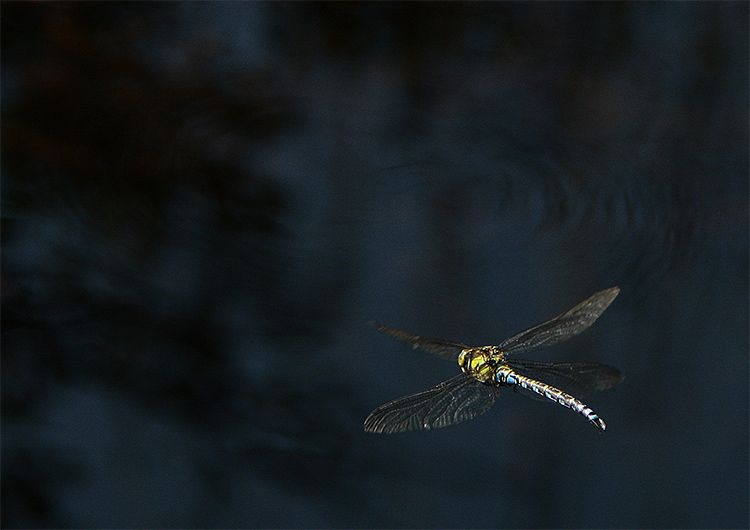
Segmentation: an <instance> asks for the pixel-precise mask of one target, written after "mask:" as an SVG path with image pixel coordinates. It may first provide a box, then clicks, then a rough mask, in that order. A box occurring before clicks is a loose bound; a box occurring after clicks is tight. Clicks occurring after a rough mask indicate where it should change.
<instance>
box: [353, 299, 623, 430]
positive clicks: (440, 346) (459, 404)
mask: <svg viewBox="0 0 750 530" xmlns="http://www.w3.org/2000/svg"><path fill="white" fill-rule="evenodd" d="M619 292H620V289H619V287H612V288H610V289H606V290H604V291H600V292H598V293H596V294H594V295H592V296H591V297H589V298H587V299H586V300H584V301H583V302H581V303H580V304H578V305H577V306H575V307H573V308H572V309H569V310H568V311H566V312H565V313H562V314H561V315H558V316H556V317H555V318H553V319H552V320H548V321H547V322H544V323H542V324H539V325H538V326H534V327H533V328H530V329H527V330H525V331H522V332H521V333H518V334H517V335H514V336H512V337H511V338H509V339H507V340H505V341H504V342H503V343H502V344H500V345H499V346H479V347H474V346H469V345H467V344H462V343H460V342H449V341H445V340H439V339H428V338H424V337H420V336H418V335H413V334H411V333H407V332H406V331H401V330H400V329H394V328H390V327H388V326H384V325H382V324H377V323H374V322H371V325H373V326H374V327H375V328H376V329H378V330H379V331H382V332H383V333H386V334H388V335H390V336H391V337H394V338H396V339H398V340H400V341H402V342H404V343H406V344H408V345H410V346H411V347H412V348H414V349H417V350H422V351H425V352H427V353H431V354H432V355H435V356H437V357H439V358H441V359H446V360H448V361H457V362H458V365H459V366H460V367H461V374H459V375H457V376H456V377H453V378H452V379H448V380H447V381H444V382H443V383H441V384H439V385H437V386H435V387H433V388H429V389H427V390H423V391H422V392H417V393H416V394H411V395H408V396H404V397H402V398H399V399H397V400H395V401H391V402H390V403H386V404H385V405H382V406H380V407H378V408H376V409H375V410H374V411H372V413H370V415H369V416H368V417H367V419H366V420H365V431H367V432H375V433H392V432H402V431H415V430H425V429H435V428H438V427H446V426H448V425H455V424H456V423H460V422H462V421H465V420H470V419H472V418H474V417H475V416H478V415H480V414H483V413H484V412H486V411H487V409H489V408H490V407H491V406H492V404H493V403H494V402H495V397H496V396H497V394H498V392H499V389H500V388H502V387H506V386H512V387H513V389H514V390H515V391H517V392H519V393H522V394H525V395H527V396H529V397H534V398H538V399H542V400H550V401H554V402H556V403H559V404H560V405H562V406H564V407H568V408H569V409H571V410H574V411H575V412H578V413H579V414H582V415H583V417H585V418H586V419H587V420H589V422H591V423H592V424H593V425H594V426H596V427H597V428H598V429H599V432H604V430H605V429H606V424H605V423H604V420H602V419H601V418H600V417H599V416H597V415H596V414H595V413H594V411H593V410H591V409H590V408H589V407H587V406H586V405H585V404H583V403H582V402H581V401H580V400H579V399H578V398H580V397H584V396H586V395H587V394H589V393H590V392H592V391H594V390H606V389H608V388H611V387H613V386H615V385H616V384H618V383H620V382H621V381H622V380H623V376H622V374H621V373H620V371H619V370H617V368H614V367H612V366H607V365H605V364H599V363H591V362H573V363H546V362H539V361H530V360H524V359H515V358H512V356H514V355H516V354H518V353H521V352H528V351H532V350H536V349H539V348H543V347H546V346H552V345H553V344H557V343H559V342H563V341H565V340H568V339H570V338H571V337H573V336H575V335H578V334H579V333H581V332H582V331H584V330H585V329H587V328H588V327H589V326H591V324H593V323H594V322H595V321H596V319H597V318H599V316H600V315H601V314H602V313H603V312H604V310H605V309H607V307H609V304H611V303H612V301H613V300H614V299H615V297H616V296H617V294H618V293H619ZM574 396H576V397H574Z"/></svg>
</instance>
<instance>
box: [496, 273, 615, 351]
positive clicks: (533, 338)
mask: <svg viewBox="0 0 750 530" xmlns="http://www.w3.org/2000/svg"><path fill="white" fill-rule="evenodd" d="M619 292H620V288H619V287H612V288H610V289H606V290H604V291H599V292H598V293H596V294H594V295H592V296H590V297H589V298H587V299H586V300H584V301H583V302H581V303H580V304H578V305H577V306H575V307H574V308H572V309H569V310H568V311H566V312H565V313H562V314H561V315H558V316H556V317H555V318H553V319H552V320H548V321H547V322H543V323H542V324H539V325H538V326H534V327H533V328H529V329H527V330H525V331H522V332H521V333H518V334H516V335H514V336H512V337H511V338H509V339H507V340H505V341H503V343H502V344H500V346H498V348H499V349H500V350H502V351H503V352H504V353H506V354H515V353H520V352H523V351H531V350H536V349H539V348H543V347H546V346H552V345H553V344H557V343H558V342H563V341H565V340H568V339H570V338H571V337H574V336H575V335H578V334H579V333H581V332H582V331H584V330H586V329H587V328H588V327H589V326H591V324H593V323H594V322H596V319H597V318H599V317H600V316H601V314H602V313H603V312H604V310H605V309H607V307H609V304H611V303H612V301H613V300H614V299H615V297H616V296H617V294H618V293H619Z"/></svg>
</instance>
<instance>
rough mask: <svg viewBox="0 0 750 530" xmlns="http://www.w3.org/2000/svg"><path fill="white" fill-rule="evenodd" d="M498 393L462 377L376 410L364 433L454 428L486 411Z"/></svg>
mask: <svg viewBox="0 0 750 530" xmlns="http://www.w3.org/2000/svg"><path fill="white" fill-rule="evenodd" d="M495 393H496V390H495V388H494V387H491V386H486V385H483V384H482V383H480V382H479V381H477V380H476V379H474V378H473V377H471V376H469V375H466V374H460V375H458V376H456V377H453V378H452V379H448V380H447V381H445V382H443V383H441V384H439V385H437V386H435V387H432V388H429V389H427V390H423V391H422V392H417V393H416V394H411V395H409V396H405V397H402V398H399V399H397V400H395V401H391V402H390V403H386V404H385V405H382V406H380V407H378V408H376V409H375V410H374V411H372V413H371V414H370V415H369V416H368V417H367V419H366V420H365V431H367V432H376V433H392V432H402V431H419V430H426V429H436V428H439V427H446V426H448V425H454V424H456V423H460V422H462V421H466V420H470V419H471V418H474V417H476V416H479V415H480V414H482V413H484V412H486V411H487V409H489V408H490V407H491V406H492V404H493V403H494V402H495Z"/></svg>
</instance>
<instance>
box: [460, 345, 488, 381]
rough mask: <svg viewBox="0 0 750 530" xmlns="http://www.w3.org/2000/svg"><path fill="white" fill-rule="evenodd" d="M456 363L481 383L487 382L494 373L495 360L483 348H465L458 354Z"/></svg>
mask: <svg viewBox="0 0 750 530" xmlns="http://www.w3.org/2000/svg"><path fill="white" fill-rule="evenodd" d="M458 365H459V366H460V367H461V370H463V371H464V372H465V373H467V374H469V375H471V376H473V377H475V378H476V379H477V380H479V381H481V382H482V383H489V382H491V381H492V378H493V376H494V373H495V361H494V359H493V358H492V354H491V352H490V351H488V350H487V349H485V348H467V349H465V350H464V351H462V352H461V354H460V355H459V356H458Z"/></svg>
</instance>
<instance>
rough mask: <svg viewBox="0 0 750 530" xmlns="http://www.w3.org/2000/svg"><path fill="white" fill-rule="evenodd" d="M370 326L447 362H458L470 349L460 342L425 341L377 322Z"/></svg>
mask: <svg viewBox="0 0 750 530" xmlns="http://www.w3.org/2000/svg"><path fill="white" fill-rule="evenodd" d="M370 325H371V326H373V327H374V328H375V329H377V330H378V331H382V332H383V333H385V334H386V335H390V336H391V337H393V338H395V339H398V340H400V341H401V342H405V343H406V344H408V345H409V346H411V347H412V348H414V349H415V350H422V351H425V352H427V353H431V354H432V355H435V356H436V357H440V358H441V359H446V360H448V361H455V360H458V356H459V354H460V353H461V351H463V350H465V349H466V348H471V346H468V345H466V344H461V343H460V342H450V341H447V340H440V339H426V338H424V337H420V336H419V335H414V334H412V333H407V332H406V331H401V330H400V329H395V328H390V327H388V326H384V325H383V324H378V323H377V322H370Z"/></svg>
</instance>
